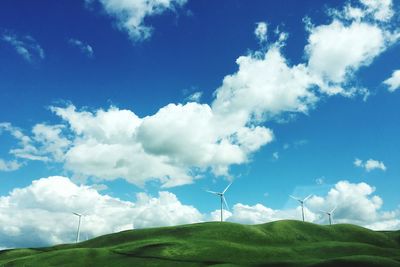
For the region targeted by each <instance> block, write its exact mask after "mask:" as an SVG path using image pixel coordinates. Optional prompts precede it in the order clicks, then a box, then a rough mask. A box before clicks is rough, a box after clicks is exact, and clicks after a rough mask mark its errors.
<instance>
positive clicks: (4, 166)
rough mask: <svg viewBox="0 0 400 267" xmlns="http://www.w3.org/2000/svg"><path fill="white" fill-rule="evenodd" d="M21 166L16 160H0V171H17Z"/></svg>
mask: <svg viewBox="0 0 400 267" xmlns="http://www.w3.org/2000/svg"><path fill="white" fill-rule="evenodd" d="M21 166H22V164H21V163H19V162H18V161H16V160H11V161H5V160H3V159H0V171H5V172H11V171H15V170H18V169H19V168H20V167H21Z"/></svg>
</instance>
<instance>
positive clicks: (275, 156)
mask: <svg viewBox="0 0 400 267" xmlns="http://www.w3.org/2000/svg"><path fill="white" fill-rule="evenodd" d="M272 157H273V158H274V159H276V160H278V159H279V152H274V153H272Z"/></svg>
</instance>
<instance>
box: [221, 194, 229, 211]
mask: <svg viewBox="0 0 400 267" xmlns="http://www.w3.org/2000/svg"><path fill="white" fill-rule="evenodd" d="M222 200H223V201H224V203H225V207H226V209H227V210H229V206H228V203H227V202H226V199H225V197H224V196H222Z"/></svg>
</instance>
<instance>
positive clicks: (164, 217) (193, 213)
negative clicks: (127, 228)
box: [134, 192, 203, 228]
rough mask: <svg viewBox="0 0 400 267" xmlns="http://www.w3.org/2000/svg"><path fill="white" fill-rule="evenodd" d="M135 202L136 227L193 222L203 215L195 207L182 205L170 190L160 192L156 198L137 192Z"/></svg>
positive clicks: (200, 218)
mask: <svg viewBox="0 0 400 267" xmlns="http://www.w3.org/2000/svg"><path fill="white" fill-rule="evenodd" d="M135 204H136V208H135V218H134V226H135V227H136V228H145V227H156V226H170V225H178V224H186V223H195V222H200V221H202V219H203V215H202V214H201V213H200V212H199V211H198V210H197V209H196V208H194V207H192V206H186V205H182V203H181V202H180V201H179V200H178V198H177V197H176V196H175V195H174V194H173V193H170V192H160V193H159V197H158V198H152V197H150V196H148V195H147V194H145V193H139V194H137V201H136V203H135ZM136 214H137V215H136Z"/></svg>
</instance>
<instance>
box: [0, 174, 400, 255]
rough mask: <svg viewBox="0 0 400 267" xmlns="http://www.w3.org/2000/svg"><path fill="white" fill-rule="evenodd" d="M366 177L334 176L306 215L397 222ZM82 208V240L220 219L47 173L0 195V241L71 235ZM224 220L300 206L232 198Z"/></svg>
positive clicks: (247, 220)
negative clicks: (130, 198) (327, 213)
mask: <svg viewBox="0 0 400 267" xmlns="http://www.w3.org/2000/svg"><path fill="white" fill-rule="evenodd" d="M374 191H375V188H374V187H372V186H370V185H368V184H366V183H358V184H355V183H350V182H348V181H340V182H338V183H337V184H336V185H335V186H334V187H333V188H332V189H331V190H330V191H329V192H328V194H327V195H325V196H313V197H311V198H310V199H309V200H308V201H307V202H306V205H305V216H306V220H307V221H310V222H314V223H327V218H326V217H325V216H324V214H322V213H321V212H319V210H327V209H331V208H332V207H335V206H337V209H336V211H335V213H334V222H335V223H353V224H358V225H362V226H365V227H368V228H372V229H379V230H385V229H386V230H389V229H398V228H399V227H400V220H399V215H400V213H399V211H398V210H393V211H382V210H381V208H382V204H383V201H382V199H381V198H380V197H379V196H377V195H374ZM72 212H78V213H81V214H84V216H83V217H82V225H81V240H85V239H86V238H93V237H95V236H98V235H103V234H108V233H113V232H118V231H122V230H127V229H134V228H145V227H157V226H170V225H179V224H187V223H196V222H202V221H219V220H220V210H219V209H218V210H214V211H212V212H210V213H200V212H199V211H198V210H197V209H196V208H195V207H193V206H189V205H185V204H183V203H181V202H180V200H179V199H178V198H177V196H176V195H174V194H173V193H170V192H166V191H161V192H159V193H158V197H153V196H150V195H148V194H146V193H138V194H137V195H136V200H135V201H123V200H120V199H118V198H114V197H111V196H109V195H105V194H100V193H99V192H98V191H97V190H95V189H93V188H92V187H90V186H84V185H80V186H78V185H76V184H74V183H72V182H71V180H70V179H68V178H66V177H61V176H52V177H48V178H41V179H38V180H34V181H33V182H32V184H31V185H28V186H27V187H24V188H16V189H14V190H12V191H11V192H10V193H9V194H8V195H4V196H0V247H8V248H12V247H35V246H46V245H54V244H60V243H70V242H74V241H75V234H76V229H77V223H78V221H77V217H76V216H74V215H73V214H72ZM223 212H224V218H225V220H226V221H231V222H237V223H244V224H259V223H266V222H271V221H275V220H282V219H301V208H300V207H296V208H290V209H272V208H269V207H267V206H264V205H262V204H260V203H258V204H255V205H247V204H242V203H236V204H235V205H234V206H233V208H232V210H231V211H227V210H224V211H223Z"/></svg>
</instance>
